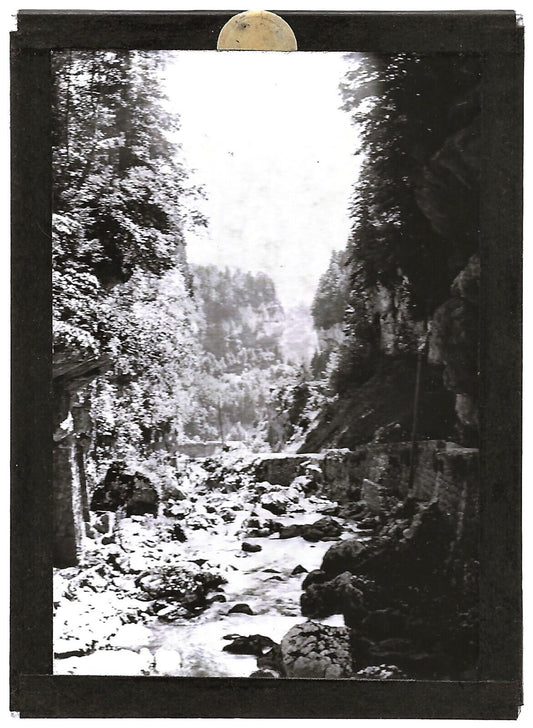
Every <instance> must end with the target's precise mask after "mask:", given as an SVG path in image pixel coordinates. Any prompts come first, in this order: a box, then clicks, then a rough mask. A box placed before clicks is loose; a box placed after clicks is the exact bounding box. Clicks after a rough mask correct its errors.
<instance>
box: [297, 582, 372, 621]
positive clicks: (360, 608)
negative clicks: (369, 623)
mask: <svg viewBox="0 0 533 728" xmlns="http://www.w3.org/2000/svg"><path fill="white" fill-rule="evenodd" d="M365 591H366V584H365V581H364V579H362V578H361V577H358V576H354V575H353V574H350V572H348V571H345V572H344V573H342V574H339V575H338V576H336V577H335V578H334V579H331V581H325V582H322V583H314V584H311V585H310V586H308V587H307V588H306V590H305V591H304V592H303V593H302V596H301V600H300V604H301V608H302V614H303V615H304V617H314V618H323V617H329V616H330V615H332V614H342V615H344V621H345V622H346V624H347V625H348V626H357V625H359V624H360V623H361V622H362V620H363V619H364V617H365V616H366V615H367V613H368V609H367V606H366V597H365Z"/></svg>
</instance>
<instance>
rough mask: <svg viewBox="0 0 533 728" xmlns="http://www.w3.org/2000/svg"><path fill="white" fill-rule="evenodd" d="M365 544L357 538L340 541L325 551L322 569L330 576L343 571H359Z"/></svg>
mask: <svg viewBox="0 0 533 728" xmlns="http://www.w3.org/2000/svg"><path fill="white" fill-rule="evenodd" d="M364 550H365V546H364V545H363V544H362V543H361V542H360V541H359V539H357V538H349V539H347V540H346V541H339V542H338V543H336V544H334V545H333V546H332V547H331V548H330V549H328V551H327V552H326V553H325V555H324V558H323V560H322V567H321V568H322V570H323V571H325V572H326V574H328V575H330V576H334V575H336V574H341V573H342V572H343V571H351V572H354V573H355V572H356V571H357V565H358V562H359V560H360V557H361V554H362V553H363V552H364Z"/></svg>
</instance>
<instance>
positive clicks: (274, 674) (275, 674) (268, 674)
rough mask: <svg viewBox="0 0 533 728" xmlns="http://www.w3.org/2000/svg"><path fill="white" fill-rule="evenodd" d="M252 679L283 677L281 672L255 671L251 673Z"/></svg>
mask: <svg viewBox="0 0 533 728" xmlns="http://www.w3.org/2000/svg"><path fill="white" fill-rule="evenodd" d="M250 677H261V678H277V677H281V675H280V674H279V672H276V671H275V670H267V669H263V670H255V671H254V672H252V673H251V675H250Z"/></svg>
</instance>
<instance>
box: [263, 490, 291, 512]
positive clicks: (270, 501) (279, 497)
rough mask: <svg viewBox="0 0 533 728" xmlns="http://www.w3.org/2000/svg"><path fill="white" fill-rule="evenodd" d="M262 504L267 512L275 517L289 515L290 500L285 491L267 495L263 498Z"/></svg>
mask: <svg viewBox="0 0 533 728" xmlns="http://www.w3.org/2000/svg"><path fill="white" fill-rule="evenodd" d="M260 504H261V506H262V507H263V508H264V509H265V510H267V511H270V512H271V513H273V514H274V515H275V516H282V515H284V514H285V513H287V508H288V507H289V505H290V500H289V498H288V496H287V495H286V494H285V493H284V492H283V491H275V492H274V493H265V494H264V495H263V496H261V500H260Z"/></svg>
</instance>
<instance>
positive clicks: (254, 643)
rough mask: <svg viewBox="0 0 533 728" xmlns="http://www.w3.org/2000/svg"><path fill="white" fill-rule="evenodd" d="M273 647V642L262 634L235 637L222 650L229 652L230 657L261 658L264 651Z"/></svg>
mask: <svg viewBox="0 0 533 728" xmlns="http://www.w3.org/2000/svg"><path fill="white" fill-rule="evenodd" d="M274 645H275V642H274V640H271V639H270V637H265V636H264V635H262V634H251V635H246V636H245V635H237V636H235V638H234V639H233V641H232V642H230V644H228V645H225V646H224V647H223V648H222V650H223V651H224V652H230V653H231V654H232V655H256V657H261V656H262V655H263V654H264V653H265V651H267V650H270V649H271V648H272V647H273V646H274Z"/></svg>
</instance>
